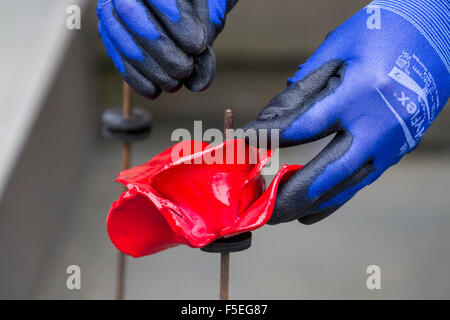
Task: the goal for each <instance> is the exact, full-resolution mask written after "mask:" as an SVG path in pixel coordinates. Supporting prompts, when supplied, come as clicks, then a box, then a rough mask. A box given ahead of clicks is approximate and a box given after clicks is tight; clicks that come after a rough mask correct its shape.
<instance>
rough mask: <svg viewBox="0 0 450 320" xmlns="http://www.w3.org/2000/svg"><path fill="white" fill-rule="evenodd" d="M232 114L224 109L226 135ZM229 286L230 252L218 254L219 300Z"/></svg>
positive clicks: (224, 295) (227, 291) (230, 126)
mask: <svg viewBox="0 0 450 320" xmlns="http://www.w3.org/2000/svg"><path fill="white" fill-rule="evenodd" d="M233 118H234V116H233V111H232V110H231V109H227V110H225V116H224V132H225V138H226V137H227V132H226V131H227V130H230V129H234V119H233ZM229 288H230V254H229V253H221V254H220V300H228V296H229Z"/></svg>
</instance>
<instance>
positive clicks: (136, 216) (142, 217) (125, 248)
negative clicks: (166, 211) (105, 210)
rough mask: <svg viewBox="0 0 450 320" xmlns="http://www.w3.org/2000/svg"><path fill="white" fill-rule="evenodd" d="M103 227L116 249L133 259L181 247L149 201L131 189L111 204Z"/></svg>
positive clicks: (179, 241) (178, 240)
mask: <svg viewBox="0 0 450 320" xmlns="http://www.w3.org/2000/svg"><path fill="white" fill-rule="evenodd" d="M106 224H107V230H108V234H109V237H110V239H111V241H112V243H113V244H114V245H115V246H116V247H117V249H119V250H120V251H122V252H123V253H125V254H128V255H131V256H133V257H135V258H138V257H142V256H146V255H150V254H153V253H156V252H159V251H162V250H165V249H168V248H171V247H174V246H177V245H179V244H182V243H184V242H183V241H182V240H180V239H177V237H176V235H175V234H174V232H173V231H172V229H171V228H170V226H169V224H168V223H167V221H166V219H165V218H164V216H163V215H161V213H160V211H159V210H158V209H157V208H156V207H155V205H154V204H153V203H152V202H151V201H150V199H149V198H148V197H146V196H145V195H144V194H142V193H139V192H137V191H136V190H134V189H133V190H129V191H127V192H125V193H124V194H123V195H122V196H121V197H120V198H119V200H118V201H116V202H114V204H113V205H112V206H111V209H110V211H109V214H108V220H107V223H106Z"/></svg>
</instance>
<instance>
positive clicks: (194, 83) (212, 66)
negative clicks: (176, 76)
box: [184, 47, 216, 92]
mask: <svg viewBox="0 0 450 320" xmlns="http://www.w3.org/2000/svg"><path fill="white" fill-rule="evenodd" d="M215 75H216V55H215V54H214V51H213V50H212V48H211V47H208V48H207V49H206V50H205V51H204V52H203V53H201V54H200V55H198V56H196V57H195V64H194V70H193V72H192V74H191V76H190V77H189V78H187V79H186V80H185V81H184V85H185V87H186V88H187V89H189V90H190V91H193V92H200V91H204V90H206V89H207V88H208V87H209V86H210V85H211V83H212V82H213V80H214V76H215Z"/></svg>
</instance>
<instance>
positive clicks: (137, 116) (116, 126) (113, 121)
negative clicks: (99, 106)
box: [102, 108, 152, 142]
mask: <svg viewBox="0 0 450 320" xmlns="http://www.w3.org/2000/svg"><path fill="white" fill-rule="evenodd" d="M102 121H103V129H102V133H103V137H104V138H106V139H108V140H115V141H121V142H135V141H139V140H143V139H145V138H147V137H148V136H149V134H150V131H151V129H152V115H151V113H150V112H148V111H146V110H144V109H141V108H133V109H132V113H131V117H130V118H129V119H125V118H124V117H123V113H122V109H121V108H114V109H109V110H106V111H105V112H104V113H103V116H102Z"/></svg>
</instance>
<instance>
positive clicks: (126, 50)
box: [100, 3, 181, 92]
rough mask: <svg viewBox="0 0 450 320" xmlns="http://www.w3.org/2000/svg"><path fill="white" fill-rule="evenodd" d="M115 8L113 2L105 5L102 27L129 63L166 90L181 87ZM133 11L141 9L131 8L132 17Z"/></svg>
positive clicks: (171, 90)
mask: <svg viewBox="0 0 450 320" xmlns="http://www.w3.org/2000/svg"><path fill="white" fill-rule="evenodd" d="M136 8H137V7H136ZM114 10H115V9H114V8H113V7H112V6H111V3H110V4H109V5H105V7H104V8H103V9H102V10H101V12H100V17H101V19H100V21H101V24H102V29H103V31H104V33H106V34H107V35H108V37H109V39H110V40H111V42H112V43H113V44H114V45H115V46H116V48H118V49H119V52H121V54H122V55H124V56H125V60H127V62H128V64H129V65H132V66H133V67H134V68H136V69H137V70H138V71H139V72H140V73H141V74H142V75H143V76H144V77H145V78H147V79H148V80H150V81H152V82H153V83H154V84H155V85H157V86H158V87H159V88H160V89H162V90H164V91H167V92H174V91H176V90H177V89H178V88H180V86H181V84H180V81H179V80H176V79H174V78H172V77H171V76H170V75H169V74H168V73H167V72H165V71H164V70H163V69H162V68H161V66H160V65H159V64H158V63H157V62H156V61H155V60H154V59H153V57H152V56H149V55H147V54H146V53H145V50H143V49H142V48H141V47H140V46H139V44H137V43H136V42H135V41H134V38H133V37H132V36H131V35H130V33H129V32H128V31H127V30H126V28H125V27H124V26H123V25H122V24H121V23H120V21H119V20H118V18H117V17H116V16H115V11H114ZM133 12H135V13H137V12H139V10H137V11H133V10H131V11H130V16H132V17H133ZM143 32H145V30H143ZM139 79H142V77H138V78H137V79H134V80H133V81H132V82H133V83H134V85H132V87H133V88H135V87H137V86H138V85H139V84H138V83H139ZM141 86H142V85H141ZM135 89H136V88H135Z"/></svg>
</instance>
